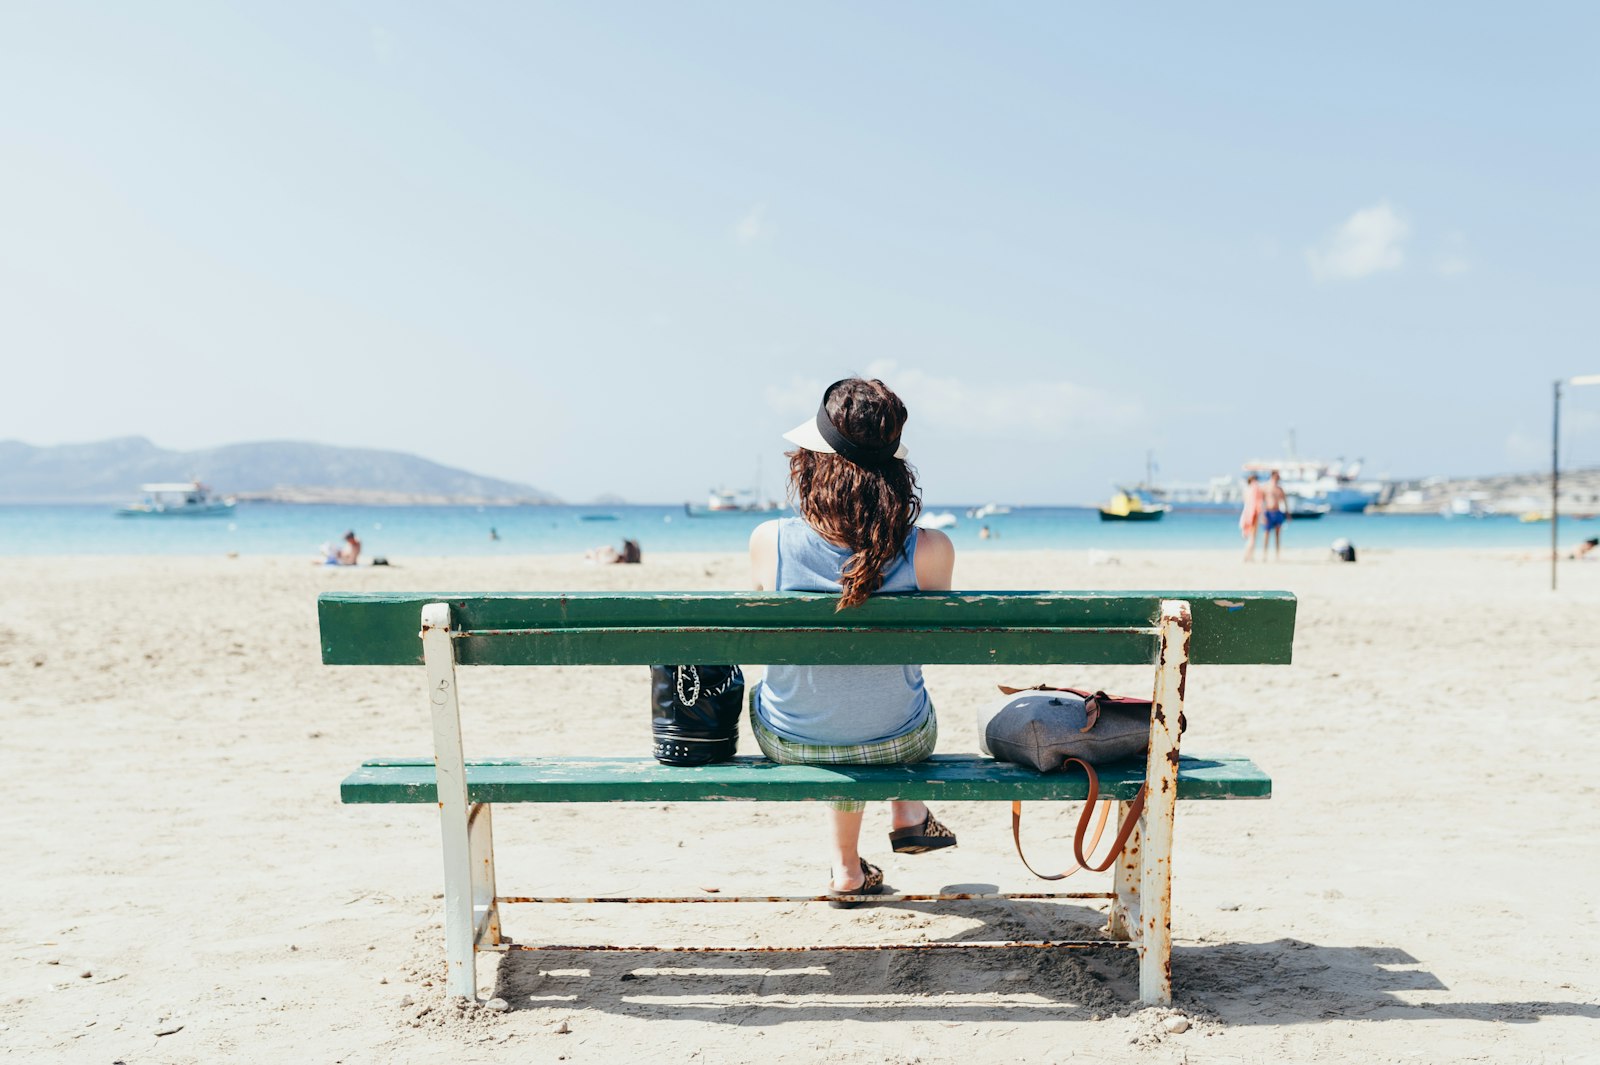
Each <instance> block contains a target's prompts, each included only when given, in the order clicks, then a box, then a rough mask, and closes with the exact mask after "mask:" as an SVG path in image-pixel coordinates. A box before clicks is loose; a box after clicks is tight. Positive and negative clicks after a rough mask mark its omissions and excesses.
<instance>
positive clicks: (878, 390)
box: [788, 377, 922, 610]
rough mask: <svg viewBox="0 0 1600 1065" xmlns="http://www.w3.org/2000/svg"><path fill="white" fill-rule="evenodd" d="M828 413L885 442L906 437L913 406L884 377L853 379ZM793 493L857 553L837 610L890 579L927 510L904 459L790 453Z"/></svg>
mask: <svg viewBox="0 0 1600 1065" xmlns="http://www.w3.org/2000/svg"><path fill="white" fill-rule="evenodd" d="M827 410H828V417H829V418H830V419H831V420H832V421H833V424H834V426H835V427H837V428H838V430H839V431H840V432H841V433H843V434H844V435H845V436H846V437H848V438H849V439H850V440H851V441H852V442H854V443H857V444H861V445H862V446H864V447H879V446H884V445H887V444H889V443H890V442H891V441H894V440H898V439H899V438H900V431H901V430H902V429H903V428H904V427H905V424H906V405H905V404H904V403H902V402H900V397H899V396H897V395H895V394H894V393H893V392H891V391H890V390H889V386H888V385H886V384H884V383H883V382H882V381H878V380H871V381H868V380H864V379H862V378H859V377H853V378H850V379H849V380H847V381H845V382H843V383H842V384H840V385H839V387H837V388H835V389H834V390H833V391H832V392H831V393H830V394H829V395H828V402H827ZM788 457H789V498H790V501H791V502H793V503H794V505H795V508H796V509H797V510H798V511H799V512H800V516H801V517H802V518H804V519H805V520H806V522H807V524H809V525H810V526H811V527H812V528H813V529H815V530H817V532H819V533H821V534H822V537H823V539H825V540H828V541H831V542H832V543H835V544H839V545H840V546H842V547H847V548H849V549H850V550H851V551H852V552H853V554H851V556H850V558H849V559H848V560H846V562H845V564H844V569H843V571H842V572H841V573H840V575H839V584H840V586H841V588H842V592H841V594H840V596H839V605H838V607H837V608H836V609H838V610H843V609H845V608H846V607H851V606H859V605H861V604H862V603H864V602H866V599H867V596H869V595H871V594H872V593H873V592H875V591H877V590H878V588H879V586H881V585H882V584H883V572H884V570H886V569H888V568H889V567H890V566H891V565H893V564H894V560H895V559H896V558H897V557H899V555H900V554H901V553H902V552H903V551H904V550H905V545H906V538H907V537H908V536H910V535H911V528H912V526H913V525H915V524H916V521H917V517H918V515H920V514H921V513H922V492H921V490H920V489H919V488H918V487H917V473H916V471H915V470H913V469H912V468H911V467H910V466H909V465H908V464H907V463H906V461H905V460H904V459H896V458H888V459H884V460H883V461H881V462H875V463H872V464H870V465H857V464H856V463H854V462H851V461H850V460H849V459H847V458H845V457H844V456H842V455H829V454H822V453H820V452H816V451H807V450H805V449H804V448H798V449H796V450H794V451H791V452H789V453H788Z"/></svg>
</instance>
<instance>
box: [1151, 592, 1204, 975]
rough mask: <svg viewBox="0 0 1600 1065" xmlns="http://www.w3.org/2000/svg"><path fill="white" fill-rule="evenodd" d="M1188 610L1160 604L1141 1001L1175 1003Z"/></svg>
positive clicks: (1185, 605)
mask: <svg viewBox="0 0 1600 1065" xmlns="http://www.w3.org/2000/svg"><path fill="white" fill-rule="evenodd" d="M1191 627H1192V625H1191V621H1190V618H1189V604H1188V603H1186V602H1183V601H1181V600H1172V599H1168V600H1163V601H1162V603H1161V629H1160V633H1161V646H1160V654H1159V657H1158V658H1157V660H1156V690H1155V699H1154V703H1155V705H1154V706H1152V707H1151V710H1150V754H1149V757H1148V759H1147V760H1146V763H1145V774H1144V779H1145V789H1146V791H1145V803H1144V816H1143V817H1141V818H1140V824H1139V834H1140V836H1142V837H1143V838H1142V840H1141V846H1140V850H1141V852H1142V853H1141V854H1140V866H1139V909H1140V917H1139V925H1140V934H1139V941H1138V943H1139V1000H1140V1001H1141V1002H1145V1003H1148V1004H1151V1005H1157V1006H1167V1005H1171V1003H1172V826H1173V820H1174V818H1175V817H1176V815H1177V811H1178V735H1179V726H1178V718H1179V715H1181V714H1182V713H1183V696H1184V685H1185V682H1186V681H1187V679H1188V673H1189V632H1190V629H1191Z"/></svg>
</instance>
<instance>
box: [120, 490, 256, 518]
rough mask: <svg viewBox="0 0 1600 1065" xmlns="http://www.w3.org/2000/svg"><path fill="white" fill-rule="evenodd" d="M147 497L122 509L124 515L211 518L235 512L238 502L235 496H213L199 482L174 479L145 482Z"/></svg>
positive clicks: (136, 516)
mask: <svg viewBox="0 0 1600 1065" xmlns="http://www.w3.org/2000/svg"><path fill="white" fill-rule="evenodd" d="M139 491H140V492H143V493H144V499H142V500H141V501H139V502H138V503H129V504H128V505H127V506H125V507H122V508H120V509H118V511H117V514H118V516H119V517H124V518H210V517H217V516H220V515H223V514H231V513H233V508H234V507H235V506H236V505H237V502H236V500H234V498H233V497H232V496H215V495H212V493H211V489H210V488H209V487H207V486H206V485H203V484H201V483H200V482H199V481H172V482H158V483H155V484H142V485H140V486H139Z"/></svg>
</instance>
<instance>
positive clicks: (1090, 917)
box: [494, 884, 1600, 1026]
mask: <svg viewBox="0 0 1600 1065" xmlns="http://www.w3.org/2000/svg"><path fill="white" fill-rule="evenodd" d="M944 890H946V891H983V890H991V891H992V890H994V888H993V887H992V886H991V885H984V884H959V885H950V886H948V887H946V888H945V889H944ZM872 909H875V910H877V911H879V912H894V911H899V912H901V913H906V914H931V913H935V912H938V913H942V914H947V913H949V912H950V910H949V909H948V908H942V909H941V908H936V907H933V906H930V905H928V904H918V903H886V904H883V905H881V906H878V907H873V908H872ZM860 912H862V913H868V912H870V911H869V910H867V909H863V910H862V911H860ZM958 912H960V913H961V915H962V916H963V917H967V918H969V919H973V920H975V921H976V922H978V923H977V924H975V925H974V926H971V927H969V928H966V929H964V930H963V931H961V932H960V933H959V934H957V935H954V936H951V937H949V938H947V939H946V940H944V941H945V942H962V941H969V940H999V939H1032V938H1048V937H1049V936H1050V935H1051V934H1054V935H1062V934H1064V933H1063V924H1064V923H1067V922H1074V923H1080V922H1081V925H1082V927H1081V928H1069V930H1068V931H1067V933H1066V934H1070V935H1073V936H1074V937H1082V938H1097V937H1099V936H1101V935H1102V934H1103V933H1101V932H1100V931H1099V929H1100V928H1101V927H1102V925H1103V921H1104V917H1103V915H1102V914H1100V913H1098V912H1096V911H1095V910H1092V909H1089V908H1087V907H1083V906H1075V905H1061V904H1052V903H1033V902H1013V903H1011V904H1009V905H1002V904H994V903H983V904H973V905H970V906H967V907H964V908H962V909H961V910H960V911H958ZM884 938H891V939H895V938H898V939H901V940H903V939H905V938H907V937H905V936H904V935H903V934H902V935H901V936H899V937H895V936H892V935H890V936H887V937H884ZM1418 964H1419V963H1418V961H1417V959H1416V958H1414V957H1412V956H1411V955H1410V954H1408V953H1406V952H1405V951H1403V950H1399V949H1396V948H1391V947H1348V946H1337V947H1333V946H1329V947H1324V946H1318V945H1316V944H1314V943H1305V942H1301V941H1299V940H1294V939H1278V940H1273V941H1271V942H1267V943H1218V944H1198V945H1196V944H1189V945H1180V946H1177V947H1175V948H1174V950H1173V982H1174V990H1175V994H1174V1001H1173V1004H1174V1006H1177V1007H1179V1008H1188V1009H1196V1008H1198V1009H1199V1010H1202V1011H1204V1012H1206V1013H1208V1014H1212V1015H1214V1016H1215V1018H1216V1019H1217V1020H1218V1021H1220V1022H1221V1023H1222V1024H1225V1025H1235V1024H1236V1025H1261V1024H1270V1025H1285V1024H1306V1023H1313V1022H1318V1021H1324V1020H1329V1019H1337V1018H1359V1019H1364V1020H1372V1021H1404V1020H1439V1019H1461V1020H1479V1021H1499V1022H1508V1023H1518V1022H1521V1023H1530V1022H1534V1021H1537V1020H1538V1019H1539V1018H1540V1017H1545V1016H1577V1017H1587V1018H1590V1019H1597V1018H1600V1006H1595V1005H1592V1004H1587V1003H1581V1002H1560V1001H1537V1002H1527V1001H1521V1002H1427V1001H1422V1000H1420V999H1419V998H1418V997H1417V996H1416V995H1414V994H1407V995H1406V996H1405V997H1401V996H1400V994H1399V993H1401V992H1428V991H1440V992H1444V991H1447V990H1448V989H1447V988H1446V987H1445V985H1444V984H1443V983H1441V982H1440V980H1439V979H1438V978H1437V977H1436V976H1434V975H1433V974H1432V973H1430V972H1428V971H1427V970H1426V969H1422V968H1419V967H1418ZM494 993H495V994H496V995H498V996H500V997H502V998H504V999H506V1000H507V1001H508V1002H509V1003H511V1005H512V1009H514V1010H516V1009H537V1008H546V1007H551V1006H560V1005H563V1004H571V1005H581V1006H583V1007H584V1008H587V1009H597V1010H600V1011H602V1012H607V1013H615V1014H618V1015H626V1016H660V1015H662V1014H664V1013H670V1014H672V1015H674V1016H678V1017H695V1018H697V1019H700V1020H705V1021H709V1022H712V1023H720V1024H731V1025H736V1026H737V1025H762V1026H764V1025H775V1024H782V1023H785V1022H788V1021H796V1020H844V1019H850V1020H857V1021H872V1020H880V1021H895V1022H899V1021H905V1020H940V1021H950V1022H958V1021H994V1020H997V1019H1001V1018H1003V1019H1005V1020H1006V1021H1008V1022H1026V1021H1043V1020H1053V1021H1059V1020H1064V1019H1066V1020H1070V1019H1081V1020H1088V1019H1090V1018H1092V1017H1096V1016H1108V1015H1110V1014H1113V1013H1129V1012H1133V1011H1135V1010H1138V1009H1140V1008H1141V1007H1140V1004H1139V1002H1138V963H1137V958H1136V955H1135V953H1134V952H1133V951H1131V950H1126V949H1115V948H1108V949H1100V950H1040V949H1018V950H992V949H974V950H971V951H949V950H940V951H927V952H915V951H806V952H803V953H770V954H748V953H738V952H733V951H729V952H715V951H713V952H709V953H696V954H669V953H615V954H613V953H605V952H580V951H565V952H554V951H552V952H542V951H541V952H525V951H511V952H509V953H507V954H505V955H502V957H501V958H500V962H499V968H498V971H497V973H496V976H495V992H494Z"/></svg>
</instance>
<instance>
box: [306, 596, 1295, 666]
mask: <svg viewBox="0 0 1600 1065" xmlns="http://www.w3.org/2000/svg"><path fill="white" fill-rule="evenodd" d="M1163 599H1183V600H1186V601H1187V602H1188V603H1189V604H1190V611H1191V613H1192V616H1193V619H1194V633H1193V637H1192V640H1191V643H1190V649H1189V654H1190V659H1189V660H1190V662H1192V663H1195V664H1215V663H1259V664H1282V663H1287V662H1289V660H1290V655H1291V649H1292V645H1293V640H1294V617H1295V598H1294V596H1293V595H1292V594H1291V593H1289V592H1259V591H1252V592H1212V591H1207V592H1192V591H1191V592H1147V591H1138V592H917V593H912V594H904V595H881V596H874V597H873V598H872V599H870V600H868V602H867V603H866V604H865V605H863V606H861V607H858V608H854V609H851V610H847V611H835V609H834V607H835V604H836V603H837V602H838V598H837V597H836V596H832V595H816V594H810V593H802V592H779V593H769V592H593V593H583V594H569V595H539V594H517V593H484V592H468V593H460V592H328V593H324V594H323V595H321V596H319V597H318V600H317V611H318V615H319V617H320V620H321V629H322V660H323V662H325V663H327V664H329V665H414V664H419V663H421V661H422V642H421V640H419V639H418V638H417V634H418V628H419V624H420V616H421V612H422V607H423V606H424V605H425V604H428V603H448V604H449V605H450V610H451V617H452V619H453V623H454V628H455V629H457V630H459V633H458V636H457V638H456V639H455V640H454V642H453V644H454V648H455V652H456V660H457V662H458V663H459V664H461V665H646V664H651V663H687V662H742V663H760V664H779V663H794V664H806V663H809V664H816V665H844V664H862V665H865V664H875V663H907V662H919V663H925V664H939V663H952V664H960V663H986V662H993V663H1006V664H1052V663H1083V664H1086V665H1118V664H1122V665H1136V664H1145V663H1152V662H1154V661H1155V656H1156V646H1157V643H1156V637H1155V624H1156V619H1157V618H1158V616H1159V614H1160V610H1161V600H1163Z"/></svg>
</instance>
